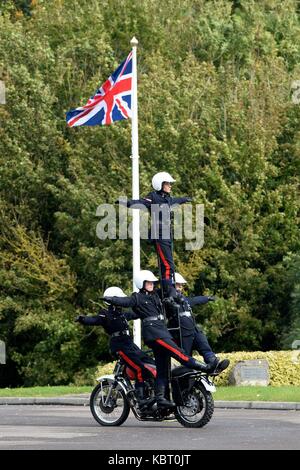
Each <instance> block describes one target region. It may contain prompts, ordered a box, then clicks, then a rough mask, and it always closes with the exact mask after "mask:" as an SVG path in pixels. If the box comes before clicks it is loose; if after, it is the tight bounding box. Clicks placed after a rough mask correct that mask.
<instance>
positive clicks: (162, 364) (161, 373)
mask: <svg viewBox="0 0 300 470" xmlns="http://www.w3.org/2000/svg"><path fill="white" fill-rule="evenodd" d="M147 345H148V346H149V347H150V348H151V349H152V350H153V353H154V358H155V364H156V372H157V376H156V385H157V386H161V385H163V386H164V387H166V386H167V385H168V376H169V360H170V357H173V358H174V359H176V360H177V361H178V362H180V364H182V365H184V366H186V367H189V368H191V369H193V368H194V366H195V364H196V360H195V359H194V358H192V357H191V356H188V355H187V354H185V352H184V351H183V350H182V349H180V348H179V347H178V346H177V344H176V343H175V341H173V340H172V339H169V338H167V339H165V338H164V339H156V340H154V341H150V342H148V343H147Z"/></svg>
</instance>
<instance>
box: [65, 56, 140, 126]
mask: <svg viewBox="0 0 300 470" xmlns="http://www.w3.org/2000/svg"><path fill="white" fill-rule="evenodd" d="M131 99H132V52H130V54H129V55H128V57H127V59H126V60H124V62H122V64H121V65H119V67H118V68H117V70H115V72H113V74H112V75H111V76H110V77H109V79H108V80H106V82H105V83H104V84H103V85H102V87H101V88H99V89H98V90H97V91H96V93H95V95H94V96H92V97H91V98H90V99H89V100H88V102H87V104H86V105H85V106H82V107H81V108H76V109H71V110H70V111H68V112H67V117H66V121H67V124H68V126H69V127H75V126H97V125H99V126H103V125H105V124H111V123H113V122H114V121H120V120H122V119H128V118H131Z"/></svg>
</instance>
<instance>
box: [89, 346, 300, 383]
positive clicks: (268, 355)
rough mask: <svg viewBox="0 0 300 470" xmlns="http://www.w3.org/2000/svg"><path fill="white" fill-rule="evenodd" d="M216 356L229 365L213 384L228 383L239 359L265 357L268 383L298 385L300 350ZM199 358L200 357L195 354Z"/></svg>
mask: <svg viewBox="0 0 300 470" xmlns="http://www.w3.org/2000/svg"><path fill="white" fill-rule="evenodd" d="M218 357H220V358H221V359H224V358H225V357H226V358H228V359H229V360H230V366H229V367H228V369H226V371H224V372H223V373H222V374H221V375H219V376H218V377H216V378H215V384H216V385H220V386H224V385H225V386H226V385H228V377H229V374H230V371H231V370H232V369H233V367H234V366H235V365H236V364H237V362H239V361H244V360H248V359H265V360H267V361H268V364H269V368H270V385H273V386H279V385H296V386H300V351H267V352H262V351H254V352H245V351H239V352H233V353H226V354H224V353H220V354H218ZM195 358H196V359H198V360H201V358H200V357H197V356H195ZM114 365H115V362H110V363H107V364H104V365H101V366H99V367H98V369H97V372H96V377H99V376H101V375H104V374H111V373H112V372H113V368H114Z"/></svg>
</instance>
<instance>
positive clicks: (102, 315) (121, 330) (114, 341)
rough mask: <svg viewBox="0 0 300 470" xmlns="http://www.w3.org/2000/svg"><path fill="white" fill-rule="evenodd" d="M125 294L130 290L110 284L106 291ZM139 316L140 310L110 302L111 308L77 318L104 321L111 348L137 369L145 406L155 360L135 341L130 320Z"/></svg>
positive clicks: (92, 322) (93, 322)
mask: <svg viewBox="0 0 300 470" xmlns="http://www.w3.org/2000/svg"><path fill="white" fill-rule="evenodd" d="M106 296H108V297H110V296H117V297H118V298H122V297H125V298H126V294H125V293H124V292H123V291H122V289H120V288H119V287H109V288H108V289H106V290H105V292H104V297H106ZM137 318H139V317H138V316H137V314H136V313H134V312H132V311H129V312H125V313H124V312H122V309H121V308H120V307H115V306H113V305H109V307H108V309H107V310H104V309H102V310H100V311H99V313H98V315H96V316H85V315H79V316H78V317H77V318H76V319H75V321H77V322H79V323H81V324H82V325H91V326H95V325H100V326H102V327H103V328H104V330H105V332H106V333H107V334H109V335H110V350H111V353H112V354H113V355H114V356H117V355H119V356H120V357H121V358H122V359H123V360H124V362H125V363H126V365H127V366H128V367H129V368H130V369H131V370H133V371H134V373H135V376H136V383H135V389H136V394H137V398H138V403H139V405H140V406H141V407H142V406H144V405H145V404H146V403H147V401H148V400H147V399H146V397H145V393H144V380H145V379H147V377H149V375H150V376H152V377H153V378H155V377H156V369H155V362H154V360H153V359H152V358H151V357H150V356H148V355H147V354H146V353H145V352H144V351H142V350H141V349H140V348H138V346H137V345H136V344H135V343H134V342H133V340H132V338H131V336H130V333H129V325H128V322H127V320H135V319H137Z"/></svg>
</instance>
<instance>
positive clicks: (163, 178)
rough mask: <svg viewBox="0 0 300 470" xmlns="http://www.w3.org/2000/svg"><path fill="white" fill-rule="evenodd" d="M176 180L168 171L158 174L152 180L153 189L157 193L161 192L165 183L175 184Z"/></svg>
mask: <svg viewBox="0 0 300 470" xmlns="http://www.w3.org/2000/svg"><path fill="white" fill-rule="evenodd" d="M175 181H176V180H174V178H172V176H171V175H170V173H167V172H166V171H161V172H160V173H156V174H155V175H154V176H153V178H152V187H153V188H154V189H155V191H161V189H162V185H163V183H164V182H166V183H175Z"/></svg>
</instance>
